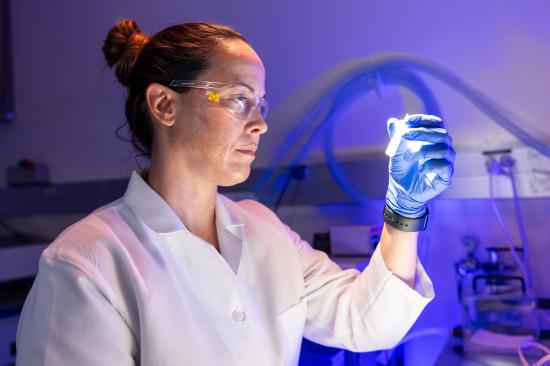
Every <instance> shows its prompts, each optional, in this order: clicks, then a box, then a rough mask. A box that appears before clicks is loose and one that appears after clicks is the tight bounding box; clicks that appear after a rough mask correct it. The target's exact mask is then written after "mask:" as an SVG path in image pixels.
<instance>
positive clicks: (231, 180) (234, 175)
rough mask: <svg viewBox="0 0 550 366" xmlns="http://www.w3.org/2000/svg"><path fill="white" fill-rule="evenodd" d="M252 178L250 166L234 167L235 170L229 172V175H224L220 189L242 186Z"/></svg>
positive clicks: (219, 184)
mask: <svg viewBox="0 0 550 366" xmlns="http://www.w3.org/2000/svg"><path fill="white" fill-rule="evenodd" d="M249 176H250V165H248V166H246V167H243V166H239V167H234V169H231V170H230V171H228V172H227V174H223V176H222V177H221V178H222V179H220V182H219V183H218V186H220V187H231V186H234V185H237V184H240V183H242V182H244V181H246V180H247V179H248V177H249Z"/></svg>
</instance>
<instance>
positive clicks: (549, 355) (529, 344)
mask: <svg viewBox="0 0 550 366" xmlns="http://www.w3.org/2000/svg"><path fill="white" fill-rule="evenodd" d="M526 348H536V349H538V350H540V351H543V352H545V353H546V355H545V356H543V357H541V358H539V359H538V360H537V361H536V362H535V363H534V364H530V363H529V362H527V359H526V358H525V356H524V355H523V350H524V349H526ZM518 357H519V360H520V362H521V365H522V366H530V365H535V366H544V365H548V363H550V348H548V347H546V346H545V345H543V344H540V343H538V342H534V341H525V342H523V343H522V344H521V345H520V346H519V347H518Z"/></svg>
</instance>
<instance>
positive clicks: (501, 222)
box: [489, 171, 529, 289]
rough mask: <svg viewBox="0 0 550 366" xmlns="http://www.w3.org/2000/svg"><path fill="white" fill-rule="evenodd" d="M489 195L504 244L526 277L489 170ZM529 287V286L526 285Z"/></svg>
mask: <svg viewBox="0 0 550 366" xmlns="http://www.w3.org/2000/svg"><path fill="white" fill-rule="evenodd" d="M489 195H490V199H491V205H492V207H493V211H494V212H495V215H496V217H497V221H498V224H499V226H500V229H501V230H502V233H503V234H504V239H505V242H506V245H508V248H509V249H510V252H511V253H512V256H513V257H514V260H515V261H516V263H517V265H518V267H519V269H520V271H521V273H522V274H523V276H524V277H525V279H527V270H526V269H525V266H524V265H523V262H522V261H521V259H520V258H519V256H518V254H517V252H516V249H515V248H514V241H513V239H512V236H511V235H510V232H509V231H508V228H507V227H506V223H505V222H504V219H503V218H502V215H501V213H500V210H499V208H498V205H497V202H496V199H495V194H494V187H493V173H492V172H491V171H489ZM528 289H529V287H528Z"/></svg>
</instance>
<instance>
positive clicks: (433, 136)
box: [403, 128, 453, 146]
mask: <svg viewBox="0 0 550 366" xmlns="http://www.w3.org/2000/svg"><path fill="white" fill-rule="evenodd" d="M403 139H405V140H410V141H425V142H431V143H433V144H440V143H441V144H447V145H449V146H452V144H453V139H452V138H451V136H450V135H449V134H448V133H447V132H443V131H442V130H430V129H424V128H423V129H414V130H412V131H408V132H407V133H405V134H403Z"/></svg>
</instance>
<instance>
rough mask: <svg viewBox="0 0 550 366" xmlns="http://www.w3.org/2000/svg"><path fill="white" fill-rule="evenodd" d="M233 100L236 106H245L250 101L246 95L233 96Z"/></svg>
mask: <svg viewBox="0 0 550 366" xmlns="http://www.w3.org/2000/svg"><path fill="white" fill-rule="evenodd" d="M231 101H232V102H233V104H235V106H237V107H239V108H245V107H246V104H247V103H248V98H247V97H245V96H244V95H237V96H234V97H232V98H231Z"/></svg>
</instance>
